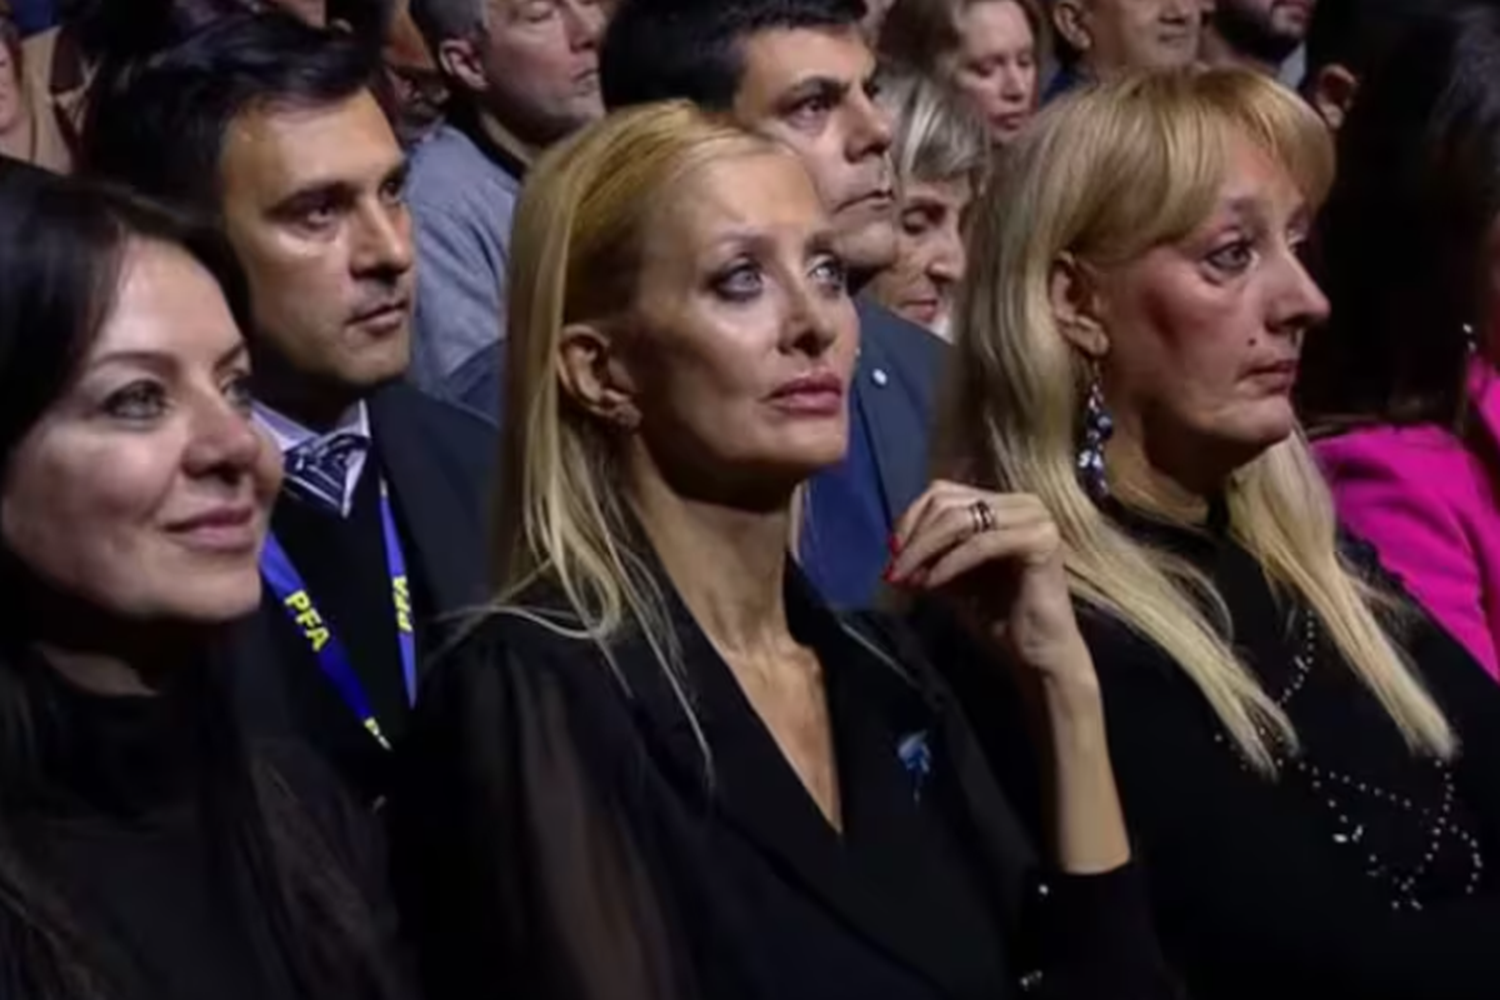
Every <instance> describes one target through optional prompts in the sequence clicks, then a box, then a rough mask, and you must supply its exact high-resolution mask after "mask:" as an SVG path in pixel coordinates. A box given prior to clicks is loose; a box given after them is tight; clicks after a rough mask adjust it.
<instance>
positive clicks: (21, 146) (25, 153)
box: [0, 108, 35, 160]
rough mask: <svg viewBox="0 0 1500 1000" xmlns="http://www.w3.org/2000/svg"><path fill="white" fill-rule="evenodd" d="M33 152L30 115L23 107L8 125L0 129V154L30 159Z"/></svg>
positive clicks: (12, 157)
mask: <svg viewBox="0 0 1500 1000" xmlns="http://www.w3.org/2000/svg"><path fill="white" fill-rule="evenodd" d="M33 152H35V151H34V150H33V149H32V134H31V115H30V113H29V112H27V111H26V110H25V109H24V108H23V109H21V112H20V113H19V114H17V115H16V119H15V121H13V122H11V124H10V127H8V128H6V129H4V130H0V155H3V156H8V157H10V158H11V159H13V160H30V159H31V156H32V154H33Z"/></svg>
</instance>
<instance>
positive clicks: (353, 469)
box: [255, 401, 374, 517]
mask: <svg viewBox="0 0 1500 1000" xmlns="http://www.w3.org/2000/svg"><path fill="white" fill-rule="evenodd" d="M255 422H256V423H257V424H259V425H260V426H261V427H263V428H264V429H265V431H266V433H268V434H270V435H271V438H272V440H274V441H275V442H276V447H277V448H278V449H279V450H280V451H281V455H282V457H283V458H285V457H286V455H287V453H288V452H290V451H291V450H292V449H293V448H297V447H300V446H301V445H304V444H307V443H308V442H309V441H315V440H317V439H318V438H321V437H328V436H329V435H332V434H337V433H338V432H340V431H351V432H353V433H355V434H357V435H359V436H361V437H363V438H364V439H365V440H366V441H373V440H374V438H373V437H372V436H371V434H370V412H369V410H368V409H366V408H365V404H364V402H363V401H361V402H359V403H356V404H355V405H354V406H352V407H350V408H349V409H348V410H346V411H345V412H344V415H343V416H342V417H340V418H339V422H338V423H337V424H336V425H334V427H333V428H331V429H330V430H329V431H327V432H326V433H324V434H319V433H317V432H316V431H311V430H308V429H307V428H306V427H303V426H302V425H301V424H299V423H298V422H297V421H295V420H293V419H292V418H291V417H287V416H283V415H282V414H280V413H277V412H276V411H275V410H273V409H271V408H270V407H267V406H262V405H261V404H259V403H256V404H255ZM368 456H369V451H368V449H367V450H365V451H361V452H358V453H356V454H355V455H354V456H353V457H352V458H351V459H350V460H349V467H348V468H347V469H346V470H344V498H343V506H342V516H343V517H348V516H349V511H350V510H352V509H353V508H354V490H355V487H357V486H358V485H359V477H360V474H361V473H362V472H364V468H365V459H366V458H367V457H368Z"/></svg>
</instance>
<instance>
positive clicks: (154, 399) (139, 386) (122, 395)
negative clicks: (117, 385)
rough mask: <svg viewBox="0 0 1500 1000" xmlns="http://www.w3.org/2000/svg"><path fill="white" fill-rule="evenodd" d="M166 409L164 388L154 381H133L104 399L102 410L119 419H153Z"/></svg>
mask: <svg viewBox="0 0 1500 1000" xmlns="http://www.w3.org/2000/svg"><path fill="white" fill-rule="evenodd" d="M166 409H167V392H166V389H164V388H163V387H162V386H161V385H159V384H158V383H155V382H134V383H132V384H130V385H127V386H126V387H125V388H123V389H119V390H116V391H115V392H112V393H110V395H109V397H108V398H107V399H105V401H104V412H105V413H107V414H108V415H109V416H111V417H115V418H118V419H120V420H138V421H144V420H154V419H156V418H157V417H159V416H161V415H162V414H163V413H165V412H166Z"/></svg>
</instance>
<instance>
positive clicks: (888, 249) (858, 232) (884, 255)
mask: <svg viewBox="0 0 1500 1000" xmlns="http://www.w3.org/2000/svg"><path fill="white" fill-rule="evenodd" d="M839 252H840V253H842V254H843V255H844V259H845V260H846V261H847V262H848V264H849V267H850V268H851V269H852V270H853V271H855V272H865V273H868V274H873V273H875V272H878V271H884V270H885V269H886V268H888V267H890V266H891V265H892V264H894V263H896V261H897V259H898V258H899V256H900V252H899V248H898V246H897V243H896V225H895V223H894V222H892V221H891V220H890V219H886V218H881V219H878V220H871V221H868V222H866V223H864V224H863V225H861V226H858V227H856V228H850V229H846V230H845V231H844V232H843V233H842V234H841V236H840V238H839Z"/></svg>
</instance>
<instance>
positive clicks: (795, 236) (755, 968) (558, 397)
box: [394, 104, 1166, 1000]
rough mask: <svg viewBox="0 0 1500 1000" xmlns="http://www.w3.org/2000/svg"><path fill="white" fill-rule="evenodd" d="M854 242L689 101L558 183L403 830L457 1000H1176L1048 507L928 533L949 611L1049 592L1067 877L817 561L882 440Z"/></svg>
mask: <svg viewBox="0 0 1500 1000" xmlns="http://www.w3.org/2000/svg"><path fill="white" fill-rule="evenodd" d="M834 247H835V239H834V233H833V230H832V228H831V225H830V221H829V218H828V214H827V212H826V210H825V208H824V206H823V204H822V202H821V200H820V198H819V197H818V195H817V193H816V189H815V188H814V186H813V183H812V181H811V180H810V178H809V176H808V174H807V172H806V170H805V168H804V167H803V166H802V164H801V162H800V160H799V159H798V158H797V157H796V156H795V155H794V154H793V153H791V152H790V151H789V150H787V149H786V148H784V147H782V146H780V145H778V144H776V143H774V142H771V141H769V140H766V139H764V138H759V137H755V136H753V135H751V134H749V133H745V132H741V131H739V130H737V129H734V128H730V127H727V126H724V125H720V124H716V123H715V122H713V121H711V120H709V119H708V118H706V117H704V116H703V114H702V113H701V112H699V111H696V110H693V109H692V108H691V106H689V105H686V104H665V105H657V106H649V105H648V106H645V107H643V108H640V109H637V110H633V111H629V112H623V113H621V114H619V115H617V116H615V117H613V118H610V119H608V120H606V121H604V122H603V123H601V124H599V125H597V126H594V127H592V128H590V129H588V130H586V131H585V132H583V133H582V134H581V135H580V136H578V137H577V138H576V139H575V140H573V141H571V142H569V143H568V144H566V145H564V146H563V147H561V148H560V149H558V150H554V151H553V152H551V153H549V154H548V155H547V157H546V158H545V159H544V160H543V161H542V163H541V164H540V165H539V166H538V168H537V170H536V171H535V173H534V174H533V179H532V181H531V182H530V183H529V184H528V186H527V189H526V191H525V193H524V194H523V196H522V199H521V203H520V207H519V211H518V214H517V222H516V231H515V241H514V250H515V254H514V257H513V271H512V276H511V277H512V281H511V288H512V298H511V315H510V321H511V322H510V331H511V334H510V342H509V351H510V355H509V366H508V368H509V371H510V373H511V382H510V385H509V393H508V401H509V407H510V409H509V413H508V415H507V416H508V421H507V427H508V434H507V437H506V443H505V449H504V463H503V464H504V470H503V474H502V480H501V481H502V483H503V484H504V485H503V493H502V497H501V502H500V505H499V513H498V519H497V521H496V525H497V527H498V529H499V533H498V539H497V564H496V565H497V569H498V592H497V596H496V599H495V602H494V606H493V608H492V609H491V610H490V611H489V612H487V613H486V614H484V615H483V616H481V617H480V619H479V620H478V621H477V622H476V623H475V624H474V626H473V627H472V629H471V630H470V631H469V633H468V635H467V636H466V637H464V638H463V639H462V640H461V641H460V643H459V644H458V646H457V648H455V649H454V650H453V652H452V654H451V655H450V656H449V657H448V658H447V659H446V661H444V662H441V663H439V664H438V665H437V666H436V668H435V671H434V673H433V675H432V680H431V682H430V685H429V686H428V687H427V688H426V689H425V691H424V695H423V703H422V706H421V707H420V709H419V717H418V719H417V720H416V722H415V726H414V732H413V734H412V736H411V738H410V740H409V741H408V744H407V747H408V750H407V752H408V758H407V772H408V783H407V786H406V788H405V790H404V792H403V794H402V795H400V796H399V797H398V799H397V801H396V803H395V806H394V808H395V810H396V824H395V828H396V831H397V846H398V869H399V870H400V871H401V872H402V873H403V878H404V879H405V880H406V883H407V885H408V888H409V892H408V894H407V902H408V905H409V906H410V911H409V917H410V924H409V925H410V926H411V927H413V928H414V929H415V930H416V932H417V933H418V935H419V936H420V939H421V940H420V944H421V947H422V952H423V962H424V968H425V969H426V971H427V985H428V987H429V992H428V996H429V998H431V1000H447V998H458V997H472V996H474V995H475V991H476V989H478V988H480V984H486V985H487V986H488V990H489V991H488V993H486V994H485V995H503V996H516V997H529V998H536V1000H940V998H944V1000H992V998H1005V997H1015V996H1018V995H1019V994H1020V992H1021V991H1022V989H1023V984H1025V987H1024V988H1029V990H1030V993H1031V995H1035V996H1040V997H1049V998H1060V1000H1062V998H1065V1000H1154V998H1158V997H1163V996H1165V995H1166V992H1165V990H1164V988H1163V985H1162V974H1161V972H1160V965H1159V961H1158V959H1157V957H1156V956H1157V955H1158V953H1159V952H1158V949H1157V948H1156V945H1155V942H1154V941H1153V939H1152V937H1151V934H1150V931H1149V927H1148V924H1147V922H1146V919H1145V911H1146V907H1145V904H1144V901H1143V899H1142V898H1140V897H1139V896H1138V895H1137V894H1136V890H1135V889H1134V888H1133V885H1134V878H1133V876H1132V872H1133V868H1132V866H1131V864H1130V851H1129V846H1128V843H1127V841H1126V838H1125V831H1124V826H1123V823H1122V821H1121V819H1120V812H1119V803H1118V800H1117V798H1116V796H1115V792H1114V783H1113V778H1112V776H1111V772H1110V769H1109V760H1108V756H1107V752H1106V750H1105V746H1106V742H1107V741H1106V739H1105V736H1104V733H1103V730H1102V710H1101V705H1100V702H1099V696H1098V685H1097V683H1096V681H1095V679H1094V676H1093V668H1092V665H1091V663H1090V661H1089V657H1088V652H1087V650H1086V649H1085V647H1084V645H1083V642H1082V639H1081V638H1080V636H1079V634H1078V630H1077V625H1076V621H1075V619H1074V616H1073V612H1072V607H1071V604H1070V602H1069V600H1068V595H1067V585H1066V579H1065V577H1064V575H1063V569H1062V563H1061V560H1060V558H1059V557H1058V551H1057V548H1056V534H1055V532H1052V531H1050V530H1049V527H1048V524H1049V522H1048V521H1047V519H1046V517H1045V513H1044V512H1042V511H1041V510H1040V508H1039V507H1037V506H1036V505H1035V504H1027V503H1024V502H1016V501H1006V500H1005V499H1004V498H998V499H996V500H995V501H994V502H993V504H991V503H990V502H988V501H986V502H985V503H984V504H983V505H982V506H975V505H974V503H973V502H966V504H965V506H962V507H959V508H957V509H953V508H951V507H950V505H949V504H947V503H946V502H945V501H944V500H943V499H942V498H940V497H928V498H925V499H924V501H923V504H924V506H923V507H922V508H921V509H919V511H917V512H916V513H915V514H914V515H913V516H912V517H911V518H909V519H908V521H907V522H906V523H904V524H903V525H902V532H901V535H900V539H899V541H900V542H901V543H902V547H903V551H904V552H905V553H906V554H907V555H906V557H907V560H908V564H910V565H914V566H915V567H916V569H917V570H918V571H919V572H922V573H924V574H927V575H928V576H929V577H930V580H931V582H932V585H933V586H938V585H939V584H941V583H942V582H943V581H944V580H946V579H949V578H953V579H972V576H973V572H974V571H976V570H978V569H980V568H983V569H985V570H987V571H989V572H997V573H1003V574H1006V575H1007V576H1008V577H1009V578H1013V579H1014V580H1015V581H1016V583H1017V585H1018V587H1017V591H1016V594H1015V597H1014V599H1013V600H1011V601H1009V602H1007V603H1006V604H1005V605H1004V606H1003V607H1002V606H1000V605H998V604H997V605H995V606H993V607H992V615H991V616H990V617H982V616H981V617H980V618H978V619H976V625H977V626H978V627H979V628H981V629H982V630H983V632H982V634H985V635H991V636H996V637H998V636H1001V635H1005V636H1008V637H1010V638H1012V639H1013V640H1014V644H1015V645H1016V647H1017V648H1018V649H1021V650H1023V651H1024V652H1023V654H1022V655H1021V656H1019V657H1018V658H1017V661H1016V666H1017V668H1018V669H1017V672H1018V675H1019V676H1021V677H1023V678H1025V679H1027V680H1028V681H1031V682H1033V683H1034V685H1035V687H1036V688H1037V689H1038V693H1039V697H1038V716H1037V720H1036V721H1037V722H1038V723H1039V725H1040V731H1041V732H1043V733H1046V734H1048V736H1047V738H1048V740H1049V744H1048V748H1047V753H1046V755H1047V757H1048V758H1049V760H1050V761H1051V762H1052V763H1051V764H1050V765H1049V766H1048V768H1047V769H1046V770H1045V771H1044V772H1043V777H1044V779H1045V780H1046V781H1047V783H1048V784H1049V786H1050V787H1051V788H1053V790H1054V801H1055V803H1056V808H1055V810H1054V812H1053V820H1054V822H1053V826H1052V829H1053V833H1054V837H1053V839H1052V840H1050V841H1049V846H1050V849H1049V850H1048V851H1047V852H1046V853H1047V854H1048V856H1049V857H1050V858H1051V862H1050V863H1040V862H1038V861H1036V860H1034V855H1033V852H1032V850H1031V848H1030V847H1029V846H1028V845H1027V843H1026V842H1025V840H1024V839H1022V838H1021V837H1020V835H1019V826H1018V823H1017V821H1016V820H1015V819H1014V816H1013V813H1012V812H1011V810H1010V807H1009V806H1008V804H1007V801H1006V799H1005V798H1004V797H1003V796H1002V795H1001V793H1000V791H999V789H998V788H997V787H995V786H994V784H993V779H992V778H991V776H990V775H989V772H988V771H987V770H986V769H985V767H984V766H983V764H982V762H981V761H980V759H979V755H978V750H977V749H975V748H974V746H973V740H972V736H971V734H970V733H969V730H968V729H967V727H966V724H965V723H964V721H963V718H962V716H961V714H960V713H959V712H958V711H957V710H956V708H955V707H954V705H953V703H952V701H951V699H949V698H946V697H944V696H943V694H942V690H941V685H940V684H939V683H938V682H937V679H936V676H935V674H934V673H933V671H932V670H931V669H930V668H928V667H926V666H925V665H924V664H923V662H922V661H921V660H920V659H919V658H916V657H914V656H911V655H910V652H911V650H910V648H909V647H911V646H912V644H911V643H910V642H909V641H907V640H904V639H903V638H902V633H901V632H900V630H899V629H898V628H896V626H895V625H894V623H892V622H890V621H887V620H884V619H880V618H876V617H874V616H854V617H848V616H836V615H834V614H833V613H832V612H830V611H829V610H828V609H827V608H826V606H825V605H824V604H823V602H822V601H821V600H820V599H819V598H818V596H817V595H816V593H814V591H813V589H812V587H811V586H810V585H809V584H808V581H807V579H806V578H805V577H804V576H803V575H802V574H801V573H800V571H799V570H798V569H797V567H796V566H795V564H794V563H792V562H790V561H789V560H788V558H787V550H788V547H789V544H790V542H791V540H792V534H793V522H794V518H793V509H794V502H795V499H796V496H797V494H798V491H799V490H800V489H801V486H802V484H803V483H804V482H805V481H806V480H807V478H808V477H809V476H811V475H813V474H814V473H815V472H816V471H817V470H818V469H821V468H823V467H825V466H827V465H828V464H830V463H833V462H837V461H839V459H840V458H841V457H842V455H843V452H844V448H845V445H846V441H847V437H848V420H849V415H848V404H847V392H848V388H849V379H850V377H851V373H852V371H853V368H854V357H855V352H856V350H857V346H858V338H859V330H858V324H857V322H856V318H855V312H854V306H853V303H852V302H851V301H850V299H849V294H848V290H847V289H846V288H845V285H844V277H843V265H842V263H841V261H840V258H839V256H838V253H837V251H836V250H835V249H834ZM979 528H982V529H983V530H976V529H979ZM923 553H926V554H925V555H924V554H923ZM903 565H907V564H903ZM1043 878H1045V880H1046V881H1045V883H1043V882H1042V879H1043ZM1043 884H1045V885H1046V887H1047V888H1046V889H1045V890H1043V889H1041V888H1040V886H1041V885H1043Z"/></svg>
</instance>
